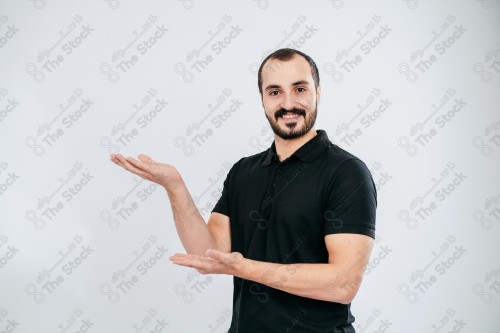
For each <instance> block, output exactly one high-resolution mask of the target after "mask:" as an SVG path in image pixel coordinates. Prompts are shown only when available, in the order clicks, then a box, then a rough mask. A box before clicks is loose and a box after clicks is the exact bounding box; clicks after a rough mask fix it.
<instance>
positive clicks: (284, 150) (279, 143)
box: [274, 128, 317, 161]
mask: <svg viewBox="0 0 500 333" xmlns="http://www.w3.org/2000/svg"><path fill="white" fill-rule="evenodd" d="M316 135H317V132H316V130H315V129H314V128H312V129H311V130H310V131H309V132H307V134H306V135H304V136H301V137H300V138H296V139H292V140H284V139H282V138H280V137H279V136H277V135H276V134H275V135H274V143H275V146H276V154H278V157H279V159H280V161H284V160H286V159H287V158H289V157H290V156H291V155H292V154H293V153H294V152H296V151H297V149H299V148H300V147H302V146H303V145H304V144H305V143H306V142H308V141H309V140H311V139H312V138H314V137H315V136H316Z"/></svg>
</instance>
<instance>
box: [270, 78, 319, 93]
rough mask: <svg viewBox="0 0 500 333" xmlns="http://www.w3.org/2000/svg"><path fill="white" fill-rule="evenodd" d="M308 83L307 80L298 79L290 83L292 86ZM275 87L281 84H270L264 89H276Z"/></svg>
mask: <svg viewBox="0 0 500 333" xmlns="http://www.w3.org/2000/svg"><path fill="white" fill-rule="evenodd" d="M308 84H309V82H308V81H306V80H299V81H296V82H294V83H292V86H300V85H308ZM277 88H281V86H280V85H279V84H270V85H268V86H267V87H266V88H265V89H264V90H265V91H268V90H271V89H277Z"/></svg>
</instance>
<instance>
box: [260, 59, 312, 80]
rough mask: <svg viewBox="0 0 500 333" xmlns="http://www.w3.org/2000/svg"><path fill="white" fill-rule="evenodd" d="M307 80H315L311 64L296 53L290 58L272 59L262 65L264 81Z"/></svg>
mask: <svg viewBox="0 0 500 333" xmlns="http://www.w3.org/2000/svg"><path fill="white" fill-rule="evenodd" d="M278 79H283V80H286V79H289V80H307V81H311V82H312V81H313V79H312V74H311V66H310V65H309V63H308V62H307V60H306V59H304V58H303V57H301V56H298V55H294V56H293V57H292V58H291V59H289V60H286V61H284V60H280V59H270V60H268V61H267V62H266V63H265V64H264V66H263V67H262V81H263V82H265V81H267V80H278Z"/></svg>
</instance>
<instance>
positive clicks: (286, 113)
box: [275, 109, 306, 120]
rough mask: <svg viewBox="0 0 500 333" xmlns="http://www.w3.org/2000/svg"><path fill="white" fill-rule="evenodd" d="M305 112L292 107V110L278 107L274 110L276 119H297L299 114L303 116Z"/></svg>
mask: <svg viewBox="0 0 500 333" xmlns="http://www.w3.org/2000/svg"><path fill="white" fill-rule="evenodd" d="M305 115H306V112H305V111H304V110H301V109H293V110H285V109H280V110H279V111H277V112H276V115H275V116H276V120H278V119H279V118H283V119H286V120H288V119H290V120H296V119H299V118H300V117H301V116H304V117H305Z"/></svg>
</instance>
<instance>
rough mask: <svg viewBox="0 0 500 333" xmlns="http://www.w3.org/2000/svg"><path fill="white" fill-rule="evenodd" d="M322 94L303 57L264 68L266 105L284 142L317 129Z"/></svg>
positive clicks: (272, 121)
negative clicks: (318, 109) (318, 108)
mask: <svg viewBox="0 0 500 333" xmlns="http://www.w3.org/2000/svg"><path fill="white" fill-rule="evenodd" d="M320 91H321V90H320V88H319V87H318V88H317V89H316V88H315V87H314V80H313V77H312V74H311V66H310V65H309V63H308V62H307V60H306V59H304V58H303V57H301V56H300V55H294V56H293V57H292V58H291V59H290V60H288V61H281V60H278V59H271V60H269V61H267V62H266V64H265V65H264V67H263V68H262V106H263V107H264V111H265V113H266V118H267V120H268V121H269V124H270V125H271V128H272V129H273V131H274V133H275V134H276V135H277V136H279V137H280V138H282V139H284V140H291V139H295V138H299V137H301V136H303V135H305V134H306V133H308V132H309V130H311V128H313V127H314V123H315V121H316V114H317V104H318V103H319V99H320Z"/></svg>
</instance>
